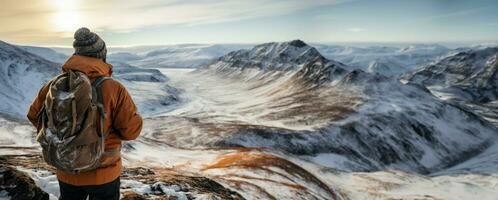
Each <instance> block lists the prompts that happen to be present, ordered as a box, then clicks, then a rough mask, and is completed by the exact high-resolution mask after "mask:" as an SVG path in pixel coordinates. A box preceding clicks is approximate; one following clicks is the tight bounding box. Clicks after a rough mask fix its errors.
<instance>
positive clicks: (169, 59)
mask: <svg viewBox="0 0 498 200" xmlns="http://www.w3.org/2000/svg"><path fill="white" fill-rule="evenodd" d="M248 46H249V45H228V44H227V45H223V44H217V45H201V44H183V45H171V46H152V47H150V48H146V47H129V48H110V49H109V51H110V54H109V56H108V59H109V61H110V62H112V61H117V62H125V63H127V64H130V65H134V66H137V67H143V68H164V67H170V68H171V67H173V68H197V67H200V66H202V65H206V64H208V63H210V62H212V61H213V60H214V59H216V58H218V57H220V56H222V55H224V54H226V53H228V52H230V51H233V50H237V49H241V48H247V47H248Z"/></svg>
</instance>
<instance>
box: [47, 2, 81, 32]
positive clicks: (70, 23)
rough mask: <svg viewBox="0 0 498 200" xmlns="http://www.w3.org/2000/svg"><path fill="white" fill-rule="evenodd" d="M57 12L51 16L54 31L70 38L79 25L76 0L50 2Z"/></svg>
mask: <svg viewBox="0 0 498 200" xmlns="http://www.w3.org/2000/svg"><path fill="white" fill-rule="evenodd" d="M52 2H53V5H55V8H56V10H57V12H56V13H55V14H54V15H53V25H54V26H55V27H54V28H55V30H57V31H58V32H62V33H64V35H65V36H71V34H72V32H74V31H75V30H76V29H77V28H79V26H80V25H81V21H80V16H79V13H78V12H77V10H76V7H77V5H76V4H77V2H76V0H54V1H52Z"/></svg>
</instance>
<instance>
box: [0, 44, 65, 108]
mask: <svg viewBox="0 0 498 200" xmlns="http://www.w3.org/2000/svg"><path fill="white" fill-rule="evenodd" d="M59 71H60V68H59V65H58V64H56V63H53V62H50V61H48V60H45V59H43V58H42V57H39V56H37V55H35V54H32V53H29V52H27V51H25V50H23V48H21V47H17V46H14V45H11V44H8V43H5V42H3V41H0V102H2V103H1V104H0V112H2V113H8V114H11V115H16V116H24V115H25V114H26V113H27V111H28V107H27V106H26V105H29V103H31V101H32V100H33V98H34V96H35V95H36V94H37V93H38V89H39V88H40V87H41V86H42V85H43V84H45V83H46V82H47V81H48V80H49V79H50V78H51V77H52V76H55V75H56V74H58V73H59Z"/></svg>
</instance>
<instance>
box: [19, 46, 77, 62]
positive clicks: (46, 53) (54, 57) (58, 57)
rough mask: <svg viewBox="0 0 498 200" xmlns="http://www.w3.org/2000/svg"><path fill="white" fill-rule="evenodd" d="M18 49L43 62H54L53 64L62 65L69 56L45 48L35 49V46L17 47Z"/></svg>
mask: <svg viewBox="0 0 498 200" xmlns="http://www.w3.org/2000/svg"><path fill="white" fill-rule="evenodd" d="M18 47H19V48H21V49H23V50H25V51H27V52H29V53H32V54H35V55H38V56H40V57H42V58H44V59H45V60H48V61H51V62H54V63H64V62H65V61H66V60H67V58H69V55H70V54H63V53H59V52H57V51H55V50H53V49H51V48H46V47H35V46H18Z"/></svg>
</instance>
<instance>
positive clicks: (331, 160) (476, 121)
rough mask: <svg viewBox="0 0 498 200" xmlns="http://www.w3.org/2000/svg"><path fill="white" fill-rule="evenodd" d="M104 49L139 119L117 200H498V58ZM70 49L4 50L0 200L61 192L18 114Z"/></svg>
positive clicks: (283, 49) (0, 56)
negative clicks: (141, 125)
mask: <svg viewBox="0 0 498 200" xmlns="http://www.w3.org/2000/svg"><path fill="white" fill-rule="evenodd" d="M110 50H111V52H110V55H109V57H108V61H109V63H111V64H113V65H114V68H113V72H114V73H113V77H114V78H115V79H117V80H119V81H120V82H122V83H123V84H124V85H125V86H126V87H127V88H128V90H129V91H130V93H131V94H132V96H133V98H134V100H135V102H136V104H137V106H138V107H139V110H140V112H141V113H142V115H143V116H144V117H145V122H144V128H143V132H142V134H141V136H140V137H139V139H138V140H136V141H132V142H126V143H125V144H124V146H123V160H124V166H125V169H124V172H123V182H122V185H121V188H122V193H123V196H124V199H161V198H163V199H344V200H346V199H352V200H355V199H475V198H476V196H478V197H479V199H482V200H485V199H489V200H492V199H496V198H497V196H498V156H497V155H498V123H497V121H498V114H497V113H498V104H497V97H498V93H497V91H498V90H497V89H498V61H497V60H498V50H497V48H484V47H467V48H457V49H451V48H447V47H445V46H441V45H409V46H404V47H387V46H374V47H347V46H336V45H326V44H311V45H309V44H307V43H305V42H303V41H301V40H293V41H288V42H279V43H278V42H271V43H264V44H257V45H223V44H220V45H193V44H192V45H174V46H150V47H146V46H144V47H120V48H110ZM68 54H70V52H69V51H68V50H67V49H64V48H44V47H27V46H17V45H12V44H8V43H4V42H0V76H1V78H2V79H1V80H2V84H1V86H0V100H1V102H2V103H1V104H0V161H1V162H0V173H1V174H2V175H1V177H4V180H2V181H0V183H1V184H2V187H1V189H0V199H2V198H5V199H15V198H14V196H15V195H26V194H22V190H21V189H19V187H17V189H16V187H15V186H13V184H14V183H15V181H14V182H12V180H16V181H17V183H18V184H21V183H22V184H25V185H26V187H33V188H39V189H32V191H36V192H33V195H35V196H37V197H36V198H39V199H43V197H47V195H48V196H49V197H50V198H51V199H56V198H57V196H58V195H59V194H58V189H57V188H58V185H57V180H56V178H55V175H54V173H53V172H54V169H53V168H51V167H48V166H47V165H45V164H44V163H43V162H42V161H41V158H40V155H39V152H40V149H39V146H38V145H37V144H36V142H35V141H34V135H35V130H34V128H32V127H31V126H30V125H29V124H28V122H27V120H26V119H25V117H24V115H25V113H26V111H27V109H28V105H29V103H30V102H31V100H32V98H33V97H34V96H35V95H36V93H37V92H38V91H37V90H38V89H39V88H40V87H41V85H43V84H44V83H45V82H46V81H47V80H49V79H50V78H51V77H52V76H54V75H55V74H57V73H58V72H59V71H60V69H59V68H60V65H61V63H63V62H64V60H65V58H67V56H68ZM5 177H17V179H12V180H8V179H6V178H5ZM31 179H32V180H33V181H34V183H35V184H33V181H32V180H31ZM9 181H10V182H9ZM30 183H31V184H30ZM40 189H41V190H40ZM33 198H34V197H33Z"/></svg>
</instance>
